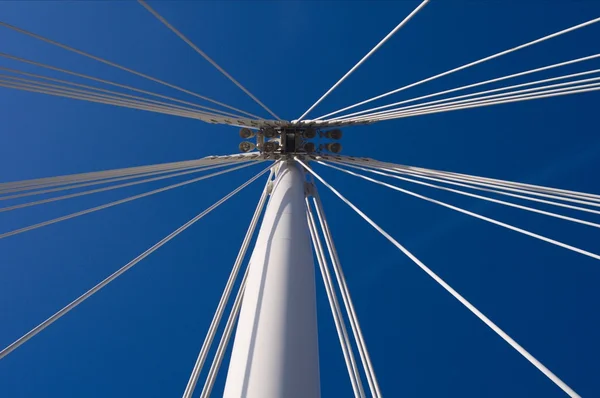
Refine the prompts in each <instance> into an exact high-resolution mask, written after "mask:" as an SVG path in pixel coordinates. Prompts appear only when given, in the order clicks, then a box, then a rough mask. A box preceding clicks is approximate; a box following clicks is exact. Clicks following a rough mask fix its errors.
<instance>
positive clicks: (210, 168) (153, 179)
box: [0, 161, 252, 213]
mask: <svg viewBox="0 0 600 398" xmlns="http://www.w3.org/2000/svg"><path fill="white" fill-rule="evenodd" d="M250 162H252V161H250ZM230 164H231V163H223V164H218V165H215V166H202V167H201V168H194V169H192V170H188V171H182V172H179V173H175V174H169V175H166V176H160V177H152V178H147V179H144V180H139V181H133V182H127V183H124V184H118V185H111V186H108V187H103V188H97V189H92V190H89V191H83V192H76V193H72V194H68V195H62V196H56V197H53V198H48V199H42V200H36V201H34V202H26V203H20V204H18V205H13V206H7V207H0V213H2V212H5V211H11V210H16V209H22V208H24V207H31V206H37V205H41V204H45V203H51V202H56V201H59V200H64V199H71V198H77V197H79V196H85V195H91V194H94V193H98V192H105V191H112V190H113V189H119V188H125V187H131V186H134V185H139V184H145V183H147V182H153V181H160V180H164V179H167V178H173V177H179V176H183V175H188V174H193V173H200V172H203V171H206V170H212V169H216V168H219V167H226V166H229V165H230Z"/></svg>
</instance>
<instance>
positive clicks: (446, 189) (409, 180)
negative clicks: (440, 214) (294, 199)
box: [317, 161, 600, 228]
mask: <svg viewBox="0 0 600 398" xmlns="http://www.w3.org/2000/svg"><path fill="white" fill-rule="evenodd" d="M317 163H319V164H323V165H327V164H326V163H324V162H321V161H317ZM335 163H340V164H343V165H344V166H347V167H352V168H355V169H359V170H363V171H368V172H370V173H374V174H379V175H382V176H385V177H391V178H396V179H398V180H402V181H407V182H412V183H413V184H418V185H423V186H426V187H430V188H435V189H440V190H442V191H448V192H453V193H456V194H458V195H463V196H469V197H471V198H476V199H481V200H485V201H487V202H492V203H498V204H501V205H504V206H508V207H514V208H516V209H521V210H526V211H530V212H532V213H538V214H543V215H545V216H549V217H554V218H559V219H561V220H566V221H571V222H574V223H578V224H583V225H587V226H590V227H594V228H600V224H597V223H594V222H590V221H586V220H581V219H579V218H574V217H567V216H563V215H561V214H556V213H552V212H549V211H544V210H539V209H534V208H532V207H528V206H523V205H519V204H515V203H510V202H505V201H503V200H498V199H493V198H488V197H487V196H482V195H477V194H473V193H469V192H464V191H461V190H458V189H453V188H448V187H443V186H440V185H435V184H430V183H428V182H424V181H419V180H414V179H412V178H406V177H401V176H398V175H394V174H389V173H384V172H382V171H378V170H372V169H368V168H365V167H360V166H355V165H352V164H349V163H346V162H335Z"/></svg>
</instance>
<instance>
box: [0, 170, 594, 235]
mask: <svg viewBox="0 0 600 398" xmlns="http://www.w3.org/2000/svg"><path fill="white" fill-rule="evenodd" d="M317 163H319V164H323V165H327V164H326V163H325V162H322V161H317ZM335 163H341V164H343V165H344V166H346V167H352V168H355V169H359V170H363V171H368V172H369V173H374V174H379V175H382V176H385V177H390V178H395V179H398V180H402V181H406V182H411V183H413V184H418V185H423V186H426V187H430V188H435V189H439V190H442V191H448V192H452V193H455V194H458V195H463V196H468V197H471V198H476V199H481V200H485V201H486V202H492V203H498V204H501V205H504V206H508V207H514V208H516V209H521V210H526V211H530V212H532V213H537V214H542V215H545V216H548V217H554V218H559V219H561V220H566V221H571V222H574V223H577V224H583V225H587V226H590V227H594V228H600V224H597V223H594V222H591V221H586V220H582V219H579V218H575V217H568V216H563V215H562V214H557V213H553V212H550V211H545V210H539V209H535V208H533V207H528V206H523V205H519V204H516V203H511V202H506V201H503V200H499V199H493V198H489V197H487V196H482V195H477V194H474V193H470V192H465V191H461V190H458V189H454V188H449V187H444V186H441V185H436V184H431V183H428V182H424V181H419V180H415V179H412V178H406V177H401V176H398V175H394V174H389V173H384V172H382V171H378V170H372V169H368V168H365V167H360V166H355V165H353V164H348V163H345V162H335ZM0 210H1V209H0Z"/></svg>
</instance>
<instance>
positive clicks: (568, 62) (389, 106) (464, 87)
mask: <svg viewBox="0 0 600 398" xmlns="http://www.w3.org/2000/svg"><path fill="white" fill-rule="evenodd" d="M598 57H600V54H594V55H590V56H587V57H582V58H577V59H573V60H570V61H565V62H560V63H558V64H552V65H548V66H543V67H541V68H536V69H530V70H527V71H524V72H519V73H514V74H512V75H507V76H502V77H498V78H495V79H491V80H485V81H482V82H479V83H473V84H469V85H466V86H461V87H457V88H453V89H450V90H444V91H440V92H437V93H433V94H428V95H423V96H421V97H416V98H411V99H408V100H404V101H399V102H394V103H392V104H387V105H382V106H378V107H375V108H370V109H365V110H363V111H358V112H353V113H349V114H347V115H342V116H338V117H337V118H335V119H334V120H340V119H346V118H350V117H352V116H357V115H362V114H365V113H369V112H373V111H378V110H380V109H386V108H391V107H393V106H396V105H402V104H407V103H410V102H415V101H419V100H422V99H427V98H432V97H438V96H440V95H444V94H450V93H453V92H456V91H462V90H467V89H469V88H474V87H478V86H483V85H486V84H490V83H496V82H499V81H502V80H507V79H513V78H515V77H520V76H525V75H529V74H531V73H536V72H542V71H545V70H549V69H554V68H559V67H561V66H567V65H571V64H576V63H579V62H584V61H589V60H591V59H596V58H598ZM527 84H532V83H527Z"/></svg>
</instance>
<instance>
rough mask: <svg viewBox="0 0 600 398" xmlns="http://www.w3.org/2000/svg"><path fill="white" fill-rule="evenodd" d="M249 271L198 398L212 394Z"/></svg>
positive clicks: (241, 284)
mask: <svg viewBox="0 0 600 398" xmlns="http://www.w3.org/2000/svg"><path fill="white" fill-rule="evenodd" d="M249 269H250V267H249V266H248V267H246V271H244V278H243V279H242V282H241V283H240V287H239V289H238V292H237V294H236V296H235V301H234V302H233V307H232V308H231V312H230V313H229V317H228V318H227V323H226V324H225V329H224V330H223V334H222V335H221V340H219V345H218V346H217V351H216V353H215V357H214V358H213V361H212V363H211V364H210V369H209V370H208V376H207V377H206V382H205V383H204V387H202V393H201V394H200V398H208V397H210V393H211V392H212V389H213V387H214V385H215V380H216V379H217V374H218V373H219V368H220V367H221V363H222V362H223V357H224V356H225V351H226V350H227V346H228V345H229V339H230V338H231V333H232V332H233V326H234V325H235V321H236V320H237V318H238V315H239V313H240V308H241V307H242V298H243V297H244V290H245V289H246V279H247V278H248V270H249Z"/></svg>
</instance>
